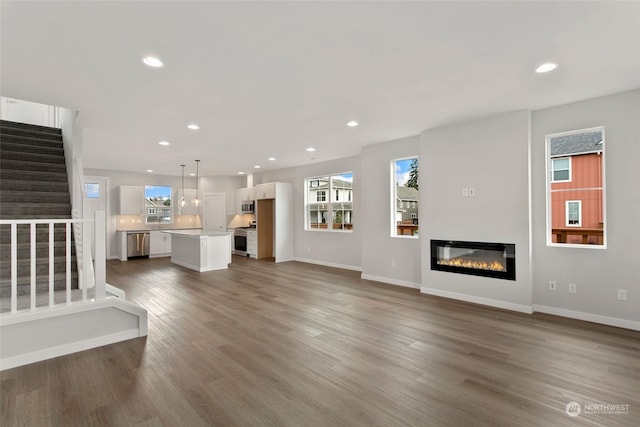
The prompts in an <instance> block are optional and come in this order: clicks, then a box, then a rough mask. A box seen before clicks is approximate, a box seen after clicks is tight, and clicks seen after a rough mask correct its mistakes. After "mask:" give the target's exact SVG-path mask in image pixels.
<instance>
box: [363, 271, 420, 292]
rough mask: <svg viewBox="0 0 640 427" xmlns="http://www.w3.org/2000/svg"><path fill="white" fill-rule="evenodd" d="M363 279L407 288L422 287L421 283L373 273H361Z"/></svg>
mask: <svg viewBox="0 0 640 427" xmlns="http://www.w3.org/2000/svg"><path fill="white" fill-rule="evenodd" d="M360 278H361V279H364V280H372V281H374V282H382V283H386V284H389V285H396V286H403V287H405V288H412V289H420V283H414V282H407V281H405V280H398V279H392V278H390V277H382V276H374V275H372V274H364V273H363V274H361V275H360Z"/></svg>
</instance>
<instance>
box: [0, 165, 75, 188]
mask: <svg viewBox="0 0 640 427" xmlns="http://www.w3.org/2000/svg"><path fill="white" fill-rule="evenodd" d="M10 181H19V182H24V185H30V184H29V183H30V182H38V183H45V184H56V185H57V184H58V183H65V184H66V185H67V188H68V185H69V181H68V180H67V170H66V168H65V170H64V171H59V172H46V171H39V170H11V169H5V168H2V169H1V170H0V186H1V187H2V188H5V183H7V184H8V185H9V186H11V185H21V184H19V183H17V182H16V183H12V182H10ZM38 185H39V184H38ZM10 189H11V188H8V187H7V190H10ZM45 191H46V190H45Z"/></svg>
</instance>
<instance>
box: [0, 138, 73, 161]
mask: <svg viewBox="0 0 640 427" xmlns="http://www.w3.org/2000/svg"><path fill="white" fill-rule="evenodd" d="M0 152H2V153H3V154H2V155H3V156H4V153H8V152H19V153H37V154H50V155H54V156H64V148H63V147H62V144H57V145H51V144H48V145H47V144H28V143H25V142H12V141H7V140H6V139H5V138H4V137H2V135H0Z"/></svg>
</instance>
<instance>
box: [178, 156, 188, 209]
mask: <svg viewBox="0 0 640 427" xmlns="http://www.w3.org/2000/svg"><path fill="white" fill-rule="evenodd" d="M185 166H186V165H180V167H181V168H182V193H181V194H180V207H181V208H184V207H185V206H187V201H186V200H185V199H184V167H185Z"/></svg>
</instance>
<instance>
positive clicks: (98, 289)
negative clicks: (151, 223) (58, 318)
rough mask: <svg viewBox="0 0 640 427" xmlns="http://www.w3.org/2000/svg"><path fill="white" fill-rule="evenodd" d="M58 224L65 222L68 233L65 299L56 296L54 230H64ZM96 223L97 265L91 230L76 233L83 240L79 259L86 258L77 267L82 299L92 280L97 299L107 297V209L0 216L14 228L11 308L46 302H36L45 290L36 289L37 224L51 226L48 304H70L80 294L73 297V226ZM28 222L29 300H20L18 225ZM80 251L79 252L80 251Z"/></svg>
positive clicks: (0, 222) (29, 307)
mask: <svg viewBox="0 0 640 427" xmlns="http://www.w3.org/2000/svg"><path fill="white" fill-rule="evenodd" d="M56 224H64V225H65V227H64V233H65V251H64V252H65V289H64V291H59V292H65V296H64V299H63V302H58V301H59V300H60V298H58V301H57V300H56V298H55V297H56V291H55V233H56V231H57V232H62V230H56V229H55V226H56ZM91 224H93V226H94V230H95V234H94V235H95V236H97V237H96V242H95V245H96V246H95V254H96V260H95V269H94V268H93V265H92V264H93V263H92V262H91V242H90V239H91V237H90V236H91V233H89V232H83V233H82V237H79V236H78V235H77V234H76V236H77V237H76V239H80V240H82V244H81V245H78V247H77V249H76V260H83V262H82V267H79V269H78V283H79V286H78V287H79V288H80V289H81V290H82V298H81V301H82V302H86V301H88V300H89V298H88V295H87V288H88V286H87V284H88V283H91V284H93V285H94V287H95V296H94V299H95V300H102V299H104V298H105V295H106V292H105V287H106V283H105V280H106V257H105V238H104V236H105V214H104V211H97V212H96V214H95V218H94V219H16V220H0V225H9V226H10V230H11V246H10V248H11V249H10V250H11V253H10V259H11V264H10V265H11V275H10V276H11V279H10V280H11V282H10V312H11V313H12V314H15V313H18V312H21V311H25V310H35V309H36V308H40V307H42V306H43V304H41V305H40V306H38V305H37V297H38V295H42V294H43V293H40V294H39V293H38V292H37V265H36V227H37V226H38V225H42V226H45V225H46V226H47V228H48V267H49V268H48V285H49V286H48V290H47V291H46V292H45V293H47V294H48V303H47V304H46V306H47V307H48V308H53V307H54V306H58V305H61V304H71V303H75V302H78V300H77V298H76V299H75V300H74V298H73V297H72V291H73V289H71V283H72V271H71V259H72V253H71V232H72V230H71V229H72V227H77V228H85V229H86V228H88V226H91ZM20 225H22V226H25V227H26V226H28V228H29V231H30V234H29V261H30V263H29V268H30V274H29V277H30V282H29V303H28V304H26V301H22V300H21V301H20V304H18V302H19V299H20V298H19V295H18V226H20ZM78 251H79V252H78Z"/></svg>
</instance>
